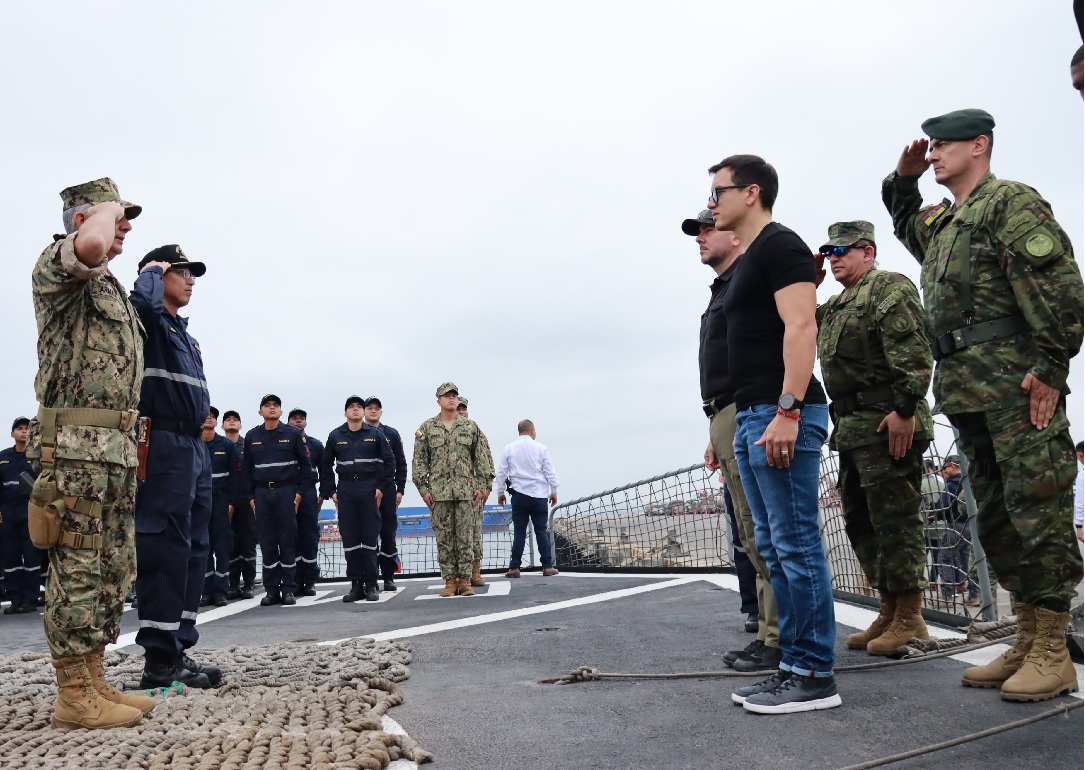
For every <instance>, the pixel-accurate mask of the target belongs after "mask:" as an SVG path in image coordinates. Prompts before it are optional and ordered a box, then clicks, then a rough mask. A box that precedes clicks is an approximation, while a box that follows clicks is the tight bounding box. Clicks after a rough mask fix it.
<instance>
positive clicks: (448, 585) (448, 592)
mask: <svg viewBox="0 0 1085 770" xmlns="http://www.w3.org/2000/svg"><path fill="white" fill-rule="evenodd" d="M458 587H459V581H457V580H456V578H445V587H444V589H443V590H442V591H441V593H440V594H439V596H441V597H443V598H445V599H447V598H448V597H450V596H455V595H456V589H457V588H458Z"/></svg>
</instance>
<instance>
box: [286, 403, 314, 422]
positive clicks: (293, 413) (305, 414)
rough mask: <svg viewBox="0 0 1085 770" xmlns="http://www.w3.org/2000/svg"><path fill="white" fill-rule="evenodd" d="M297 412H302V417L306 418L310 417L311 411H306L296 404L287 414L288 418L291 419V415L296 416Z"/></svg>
mask: <svg viewBox="0 0 1085 770" xmlns="http://www.w3.org/2000/svg"><path fill="white" fill-rule="evenodd" d="M295 414H300V415H301V416H302V417H304V418H305V419H309V413H308V412H306V411H305V410H304V409H302V408H300V407H297V406H295V407H294V408H293V409H291V410H290V414H288V415H287V416H286V419H288V420H289V419H290V418H291V417H293V416H294V415H295Z"/></svg>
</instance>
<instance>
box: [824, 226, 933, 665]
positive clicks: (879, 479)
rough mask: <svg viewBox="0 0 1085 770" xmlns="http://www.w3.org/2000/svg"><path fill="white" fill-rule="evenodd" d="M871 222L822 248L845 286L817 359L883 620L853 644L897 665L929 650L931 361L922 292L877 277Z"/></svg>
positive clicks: (830, 312)
mask: <svg viewBox="0 0 1085 770" xmlns="http://www.w3.org/2000/svg"><path fill="white" fill-rule="evenodd" d="M877 248H878V247H877V244H876V243H875V241H874V225H872V224H871V223H870V222H865V221H861V220H860V221H855V222H837V223H836V224H834V225H832V226H831V227H830V228H829V240H828V241H826V242H825V244H824V245H823V246H822V247H821V248H820V249H819V253H820V254H821V255H822V256H823V257H824V259H825V261H826V262H827V263H828V264H829V266H830V269H831V270H832V273H833V277H834V278H836V280H837V281H838V282H839V283H840V285H841V286H843V287H844V291H843V292H842V293H841V294H838V295H836V296H835V297H832V298H831V299H830V300H829V301H828V302H826V303H825V304H823V305H820V306H819V307H818V309H817V325H818V356H819V357H820V358H821V374H822V378H823V380H824V382H825V390H826V392H827V393H828V394H829V397H830V398H831V399H832V407H831V413H832V417H833V434H832V436H831V437H830V439H829V441H830V446H831V447H832V448H833V449H836V450H837V451H838V452H839V453H840V498H841V504H842V506H843V509H844V526H845V530H846V531H847V533H848V539H849V540H850V541H851V544H852V548H854V550H855V555H856V556H857V557H858V559H859V563H860V565H862V568H863V572H864V573H865V574H866V578H867V580H868V581H869V583H870V585H871V586H873V587H874V588H876V589H878V593H879V597H880V601H881V609H880V612H879V613H878V617H877V619H875V621H874V623H873V624H872V625H871V626H870V628H868V629H867V630H866V631H861V632H859V633H856V634H852V635H850V636H849V637H848V640H847V644H848V647H849V648H850V649H853V650H866V651H867V652H869V653H870V654H871V655H890V654H892V653H894V652H896V651H897V649H899V648H900V647H902V646H904V645H905V644H907V643H908V640H909V639H912V638H913V637H914V638H917V639H927V638H929V637H928V635H927V626H926V624H925V623H924V622H923V615H922V614H921V613H920V608H921V606H922V603H923V593H922V591H923V589H924V588H925V587H926V585H927V580H926V577H925V572H926V566H927V554H926V543H925V542H924V523H925V521H924V517H923V515H922V514H921V513H920V508H921V504H922V500H923V497H922V479H923V453H924V452H925V451H926V449H927V447H928V446H929V445H930V441H931V439H932V438H933V432H934V425H933V423H932V421H931V413H930V407H929V406H928V405H927V398H926V396H927V388H928V387H929V386H930V381H931V371H932V369H933V368H934V364H933V361H932V359H931V351H930V338H929V337H928V335H927V321H926V318H925V316H924V313H923V305H922V303H921V302H920V299H919V291H918V290H917V289H916V287H915V284H913V283H912V282H911V281H910V280H908V279H907V278H906V277H905V276H903V275H901V274H900V273H890V272H888V271H885V270H879V269H878V268H877V267H875V259H876V257H877Z"/></svg>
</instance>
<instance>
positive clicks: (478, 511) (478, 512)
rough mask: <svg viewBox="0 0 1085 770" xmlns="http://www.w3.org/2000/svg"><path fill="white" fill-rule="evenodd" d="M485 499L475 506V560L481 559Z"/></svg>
mask: <svg viewBox="0 0 1085 770" xmlns="http://www.w3.org/2000/svg"><path fill="white" fill-rule="evenodd" d="M485 509H486V501H485V500H483V501H482V504H481V505H480V506H479V507H478V508H475V541H474V550H473V553H474V556H475V561H482V517H483V516H484V515H485Z"/></svg>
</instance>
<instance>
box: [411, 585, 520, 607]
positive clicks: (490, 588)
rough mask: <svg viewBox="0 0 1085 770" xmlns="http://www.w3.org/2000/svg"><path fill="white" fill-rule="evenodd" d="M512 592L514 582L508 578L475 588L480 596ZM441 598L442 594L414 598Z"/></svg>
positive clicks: (415, 598) (438, 586) (419, 599)
mask: <svg viewBox="0 0 1085 770" xmlns="http://www.w3.org/2000/svg"><path fill="white" fill-rule="evenodd" d="M426 588H430V589H435V588H444V585H443V584H441V585H435V586H426ZM511 592H512V583H510V582H509V581H508V580H495V581H494V582H492V583H487V584H486V587H485V589H483V588H476V589H475V596H478V597H484V596H508V595H509V594H510V593H511ZM440 598H441V597H440V596H416V597H414V600H415V601H416V602H417V601H421V600H429V599H440ZM446 598H447V597H446ZM456 598H457V599H470V598H471V597H469V596H457V597H456Z"/></svg>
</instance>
